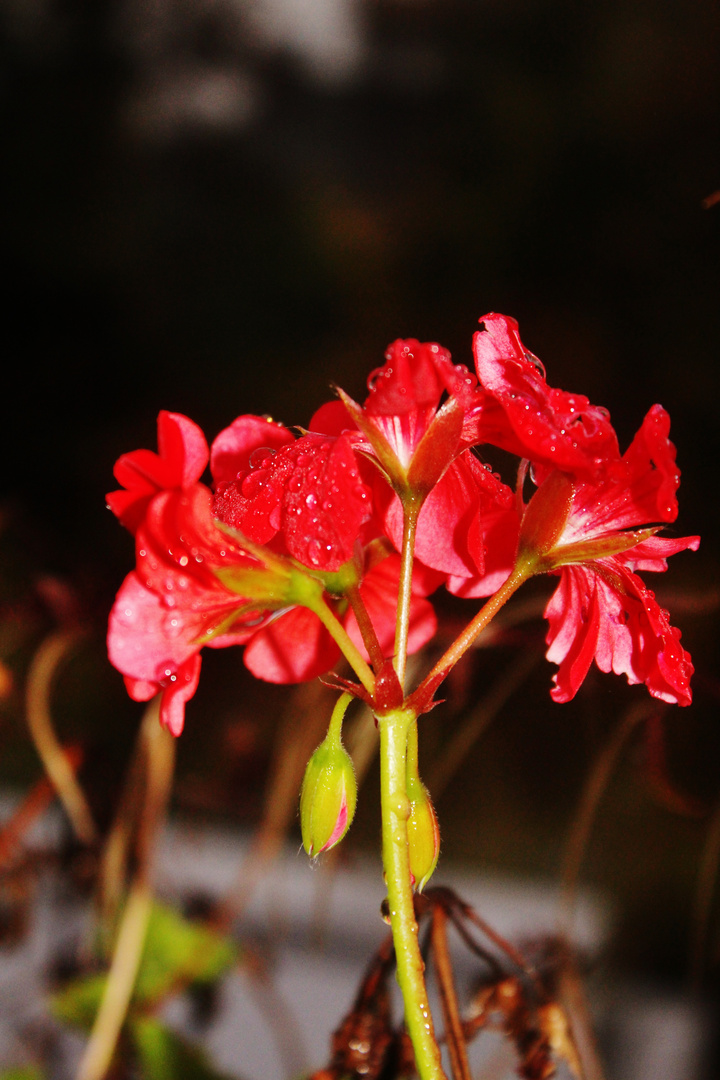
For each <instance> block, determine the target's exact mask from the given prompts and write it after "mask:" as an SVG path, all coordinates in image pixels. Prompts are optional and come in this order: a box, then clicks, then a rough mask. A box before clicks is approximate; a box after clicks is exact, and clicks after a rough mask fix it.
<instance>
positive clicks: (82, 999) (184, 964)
mask: <svg viewBox="0 0 720 1080" xmlns="http://www.w3.org/2000/svg"><path fill="white" fill-rule="evenodd" d="M239 955H240V950H239V948H238V946H237V944H236V943H235V942H234V941H233V940H232V939H231V938H229V937H225V936H223V935H221V934H218V933H217V932H216V931H215V930H212V929H210V928H209V927H207V926H204V925H202V924H201V923H194V922H190V921H189V920H188V919H185V918H183V916H182V915H179V914H178V913H177V912H176V911H173V909H172V908H169V907H166V906H165V905H163V904H158V903H155V904H153V909H152V913H151V915H150V922H149V925H148V932H147V938H146V941H145V949H144V952H143V957H142V960H141V963H140V971H139V972H138V978H137V982H136V984H135V989H134V991H133V997H132V1005H131V1010H132V1011H133V1012H137V1011H138V1010H140V1011H141V1010H142V1009H143V1008H147V1007H152V1006H153V1005H155V1004H157V1003H158V1002H159V1001H160V1000H161V999H162V998H163V997H165V996H167V995H168V994H170V993H172V992H173V991H175V990H176V989H177V990H178V991H181V990H184V989H185V988H186V987H187V986H190V985H192V984H194V983H195V984H197V983H211V982H213V981H214V980H215V979H218V978H219V977H220V976H221V975H222V974H223V973H224V972H225V971H227V970H228V969H229V968H231V967H232V966H233V965H234V964H235V963H236V962H237V960H238V958H239ZM106 982H107V975H106V974H105V973H102V974H93V975H83V976H81V977H80V978H78V979H75V980H73V981H72V982H71V983H69V984H68V985H67V986H66V987H64V988H63V989H62V990H61V991H60V992H59V993H57V994H55V995H54V997H53V998H52V1010H53V1013H54V1015H55V1016H56V1017H57V1018H58V1019H59V1020H62V1021H64V1022H65V1023H69V1024H75V1025H77V1026H79V1027H83V1028H88V1029H89V1028H90V1027H92V1024H93V1022H94V1020H95V1016H96V1014H97V1010H98V1008H99V1006H100V1001H101V1000H102V996H103V993H104V991H105V985H106Z"/></svg>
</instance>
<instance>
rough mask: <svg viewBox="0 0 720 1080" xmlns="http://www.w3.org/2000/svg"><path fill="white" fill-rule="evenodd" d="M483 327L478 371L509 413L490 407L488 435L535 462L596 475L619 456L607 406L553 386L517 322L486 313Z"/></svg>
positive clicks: (484, 417) (477, 344) (476, 344)
mask: <svg viewBox="0 0 720 1080" xmlns="http://www.w3.org/2000/svg"><path fill="white" fill-rule="evenodd" d="M480 322H481V324H482V326H483V330H482V331H480V332H478V333H476V334H475V336H474V338H473V351H474V353H475V363H476V367H477V373H478V377H479V379H480V382H481V384H482V386H483V387H484V388H485V390H487V391H489V393H490V394H491V395H492V396H493V397H494V398H495V399H496V401H497V403H498V404H499V405H500V406H501V407H502V410H503V413H504V417H503V416H500V415H498V413H497V410H496V409H492V408H488V409H487V413H486V414H485V413H481V415H480V431H482V426H483V421H486V427H485V432H484V437H485V441H487V442H491V443H494V444H495V445H496V446H499V447H501V448H502V449H504V450H509V451H510V452H511V453H513V454H518V455H519V456H520V457H526V458H529V459H530V460H531V461H533V462H535V463H536V465H545V466H550V467H554V468H558V469H562V470H563V471H565V472H568V473H572V474H573V475H575V476H578V477H585V478H591V477H594V476H597V474H598V471H599V470H600V469H601V468H603V467H604V466H605V464H606V462H607V460H608V459H612V460H617V459H618V458H619V456H620V453H619V449H618V445H617V437H616V435H615V432H614V430H613V428H612V425H611V423H610V419H609V417H608V414H607V412H606V410H604V409H601V408H598V407H597V406H595V405H591V404H590V402H589V401H588V399H587V398H586V397H583V396H582V395H580V394H568V393H566V392H565V391H563V390H554V389H552V388H551V387H549V386H548V385H547V383H546V381H545V375H544V372H543V370H542V365H541V364H540V362H539V361H538V360H537V358H536V357H534V356H533V355H532V353H529V352H528V351H527V350H526V349H525V347H524V346H523V344H522V342H521V340H520V335H519V334H518V325H517V323H516V322H515V320H514V319H511V318H508V317H507V316H505V315H496V314H490V315H484V316H483V317H482V319H481V320H480Z"/></svg>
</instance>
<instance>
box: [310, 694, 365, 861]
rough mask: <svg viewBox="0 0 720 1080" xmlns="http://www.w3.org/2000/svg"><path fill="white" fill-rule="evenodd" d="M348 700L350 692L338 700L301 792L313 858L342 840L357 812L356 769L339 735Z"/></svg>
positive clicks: (311, 759) (311, 760)
mask: <svg viewBox="0 0 720 1080" xmlns="http://www.w3.org/2000/svg"><path fill="white" fill-rule="evenodd" d="M349 701H350V697H349V695H348V694H343V695H342V697H341V698H340V700H339V701H338V704H337V705H336V707H335V710H334V712H333V719H332V721H331V724H330V730H329V731H328V733H327V736H326V737H325V739H324V740H323V742H321V743H320V745H319V746H318V748H317V750H316V751H315V753H314V754H313V755H312V757H311V758H310V761H309V762H308V765H307V768H306V770H305V777H304V779H303V784H302V791H301V792H300V827H301V829H302V840H303V847H304V848H305V850H306V851H307V853H308V855H310V856H311V858H312V857H314V856H316V855H319V854H320V852H321V851H329V850H330V848H331V847H334V846H335V844H337V843H339V841H340V840H342V838H343V836H344V835H345V833H346V832H347V831H348V829H349V828H350V824H351V822H352V819H353V816H354V814H355V803H356V802H357V781H356V780H355V770H354V769H353V763H352V761H351V759H350V755H349V754H348V752H347V750H346V749H345V747H344V746H343V744H342V741H341V739H340V724H341V723H342V715H343V713H344V712H345V709H346V708H347V704H348V702H349ZM339 710H341V711H340V712H339ZM338 712H339V719H338V716H337V714H338Z"/></svg>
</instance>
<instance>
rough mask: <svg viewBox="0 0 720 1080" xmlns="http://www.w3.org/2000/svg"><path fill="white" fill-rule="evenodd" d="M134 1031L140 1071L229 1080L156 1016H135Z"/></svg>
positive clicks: (182, 1079)
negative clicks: (137, 1017)
mask: <svg viewBox="0 0 720 1080" xmlns="http://www.w3.org/2000/svg"><path fill="white" fill-rule="evenodd" d="M131 1032H132V1037H133V1042H134V1044H135V1049H136V1051H137V1057H138V1064H139V1065H140V1074H141V1076H143V1077H146V1078H148V1080H149V1078H152V1080H229V1077H228V1075H227V1073H221V1072H218V1071H217V1069H215V1068H214V1067H213V1066H212V1065H211V1064H210V1063H209V1062H208V1060H207V1058H206V1055H205V1054H204V1053H203V1052H202V1051H201V1050H198V1049H197V1048H196V1047H193V1046H190V1045H188V1043H186V1042H185V1041H184V1040H183V1039H182V1038H180V1036H179V1035H177V1034H176V1033H175V1032H174V1031H171V1030H170V1028H168V1027H166V1026H165V1024H163V1023H161V1022H160V1021H159V1020H156V1019H155V1018H154V1017H147V1016H144V1017H142V1018H140V1019H138V1020H133V1021H132V1024H131Z"/></svg>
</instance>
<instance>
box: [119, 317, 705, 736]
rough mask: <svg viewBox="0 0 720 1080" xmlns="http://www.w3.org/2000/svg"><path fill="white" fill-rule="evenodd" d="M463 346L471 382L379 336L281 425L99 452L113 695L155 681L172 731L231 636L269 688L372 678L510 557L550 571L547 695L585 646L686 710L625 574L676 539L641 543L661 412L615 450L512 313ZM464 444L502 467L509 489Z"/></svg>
mask: <svg viewBox="0 0 720 1080" xmlns="http://www.w3.org/2000/svg"><path fill="white" fill-rule="evenodd" d="M474 355H475V365H476V374H473V373H472V372H470V371H469V370H468V369H467V368H465V367H463V366H462V365H456V364H453V362H452V360H451V358H450V356H449V354H448V353H447V352H446V350H444V349H443V348H441V347H440V346H439V345H436V344H425V343H420V342H418V341H414V340H406V341H396V342H395V343H394V344H393V345H391V346H390V348H389V349H388V352H387V353H386V357H385V363H384V365H383V366H382V367H380V368H378V369H377V370H376V371H375V372H373V374H372V375H371V376H370V378H369V380H368V387H369V394H368V397H367V399H366V401H365V402H364V403H363V404H362V405H360V404H358V403H357V402H355V401H353V400H352V399H351V398H349V397H348V396H347V395H346V394H345V393H344V392H343V391H338V394H339V399H338V400H334V401H331V402H328V403H327V404H325V405H323V406H322V407H321V408H320V409H319V410H318V412H316V414H315V415H314V416H313V417H312V419H311V420H310V423H309V425H308V428H307V429H306V430H305V429H301V430H299V432H298V433H297V434H296V433H295V432H293V431H291V430H289V429H288V428H286V427H284V426H282V425H281V424H279V423H276V422H275V421H273V420H271V419H269V418H266V417H258V416H250V415H245V416H240V417H238V419H236V420H235V421H234V422H233V423H232V424H231V425H230V427H228V428H226V429H225V430H224V431H223V432H221V433H220V435H218V437H217V438H216V439H215V441H214V443H213V444H212V446H211V447H210V448H208V445H207V443H206V441H205V438H204V436H203V434H202V432H201V431H200V429H199V428H198V427H197V426H196V425H195V424H194V423H193V422H192V421H191V420H189V419H188V418H187V417H185V416H181V415H179V414H175V413H168V412H163V413H161V414H160V417H159V419H158V453H154V452H152V451H149V450H137V451H134V452H133V453H130V454H126V455H124V456H123V457H121V458H120V459H119V461H118V462H117V464H116V466H115V477H116V479H117V481H118V482H119V483H120V484H121V485H122V488H121V490H118V491H114V492H112V493H111V494H110V495H109V496H108V503H109V505H110V508H111V509H112V510H113V512H114V513H115V514H116V516H117V517H118V518H119V520H120V521H121V522H122V524H124V525H125V526H126V527H127V528H128V529H129V530H130V531H131V532H132V533H133V534H134V535H135V540H136V556H137V558H136V567H135V569H134V570H133V572H132V573H130V574H129V575H128V577H127V578H126V579H125V582H124V583H123V585H122V587H121V589H120V591H119V593H118V596H117V600H116V602H115V605H114V607H113V610H112V613H111V616H110V627H109V635H108V648H109V655H110V659H111V661H112V663H113V664H114V665H115V666H116V667H117V668H118V669H119V671H121V672H122V674H123V675H124V676H125V681H126V685H127V688H128V692H129V693H130V695H131V697H133V698H134V699H135V700H140V701H142V700H147V699H149V698H150V697H151V696H154V695H155V694H156V693H158V692H162V703H161V718H162V720H163V723H165V724H166V726H168V727H169V728H170V730H171V731H173V732H174V733H175V734H178V733H179V732H180V731H181V730H182V726H183V717H184V707H185V703H186V702H187V701H188V699H189V698H190V697H191V696H192V694H193V693H194V691H195V688H196V686H197V682H198V678H199V674H200V660H201V651H202V649H203V647H204V646H206V645H207V646H209V647H212V648H222V647H224V646H227V645H234V644H237V645H242V646H244V661H245V664H246V665H247V667H248V668H249V669H250V671H252V672H253V673H254V674H255V675H256V676H258V677H259V678H262V679H266V680H269V681H271V682H277V683H292V682H299V681H303V680H306V679H310V678H313V677H314V676H316V675H321V674H323V673H326V672H328V671H330V669H331V668H333V667H334V666H335V665H336V663H337V662H338V660H339V659H340V657H341V654H344V655H345V656H346V657H347V658H348V659H349V660H350V662H351V663H353V655H356V656H357V657H359V658H360V659H359V660H358V663H359V664H362V663H365V664H369V665H372V668H373V669H374V676H375V678H376V679H377V680H378V683H379V682H380V680H381V678H382V676H383V670H384V664H385V665H386V663H387V661H388V660H389V659H391V658H392V657H393V655H394V653H395V652H396V650H397V649H398V634H400V635H401V636H402V639H403V641H402V648H403V651H406V652H413V651H416V650H418V649H420V648H421V647H422V646H423V645H425V644H426V643H427V642H428V641H430V639H431V638H432V637H433V635H434V633H435V630H436V618H435V613H434V610H433V607H432V604H431V601H430V600H429V596H430V595H431V594H432V593H433V592H434V591H435V590H436V589H438V588H439V587H441V586H444V587H445V588H447V589H448V590H449V591H450V592H452V593H454V594H455V595H457V596H461V597H470V598H472V597H485V596H491V595H492V594H493V593H495V592H496V590H498V589H499V588H500V587H501V586H502V585H503V583H504V582H505V581H506V580H507V579H508V578H509V576H510V575H511V574H512V573H518V572H519V571H520V572H521V573H522V575H523V576H524V577H528V576H530V575H531V574H535V573H551V574H555V575H558V576H559V581H558V585H557V588H556V590H555V592H554V594H553V596H552V598H551V599H550V602H549V603H548V605H547V608H546V612H545V614H546V617H547V619H548V623H549V630H548V636H547V643H548V646H549V648H548V654H547V655H548V659H549V660H551V661H553V662H554V663H555V664H557V665H558V672H557V674H556V676H555V686H554V689H553V691H552V694H553V697H554V698H555V699H556V700H558V701H567V700H569V699H570V698H572V697H573V696H574V694H575V693H576V692H577V690H578V687H579V686H580V684H581V683H582V681H583V679H584V677H585V675H586V673H587V671H588V669H589V667H590V664H591V663H592V661H593V659H594V660H595V662H596V664H597V666H598V667H599V668H600V669H601V670H603V671H610V670H613V671H615V672H617V673H624V674H625V675H626V676H627V679H628V681H629V682H631V683H637V682H642V683H645V684H646V685H647V687H648V689H649V691H650V693H651V694H653V695H654V696H656V697H658V698H661V699H662V700H665V701H673V702H677V703H679V704H681V705H686V704H688V703H689V702H690V688H689V679H690V675H691V673H692V667H691V664H690V657H689V655H688V654H687V653H686V652H685V651H684V650H683V648H682V646H681V645H680V642H679V638H680V634H679V632H678V631H677V630H676V629H675V628H673V627H672V626H671V625H670V622H669V617H668V614H667V612H665V611H663V610H662V609H661V608H660V606H659V605H658V603H657V602H656V600H655V599H654V596H653V594H652V592H651V591H650V590H649V589H648V588H647V587H646V586H645V584H644V583H643V581H642V580H641V579H640V578H639V577H638V575H637V571H646V570H653V571H661V570H665V569H666V566H667V563H666V560H667V557H668V556H669V555H671V554H674V553H675V552H678V551H681V550H683V549H685V548H693V549H695V548H696V547H697V544H698V538H697V537H685V538H683V539H663V538H660V537H658V536H656V535H655V534H656V533H657V531H658V529H659V528H661V527H662V525H664V524H667V523H670V522H672V521H674V520H675V518H676V516H677V500H676V490H677V486H678V482H679V473H678V471H677V468H676V465H675V451H674V447H673V445H672V443H671V442H670V441H669V439H668V430H669V420H668V416H667V414H666V413H665V411H664V410H663V409H662V408H661V407H660V406H658V405H656V406H654V407H653V408H652V409H651V410H650V412H649V413H648V415H647V416H646V418H645V420H644V422H643V424H642V427H641V429H640V431H639V432H638V434H637V435H636V437H635V439H634V440H633V442H632V444H631V446H630V447H629V449H628V450H627V451H626V452H625V453H624V454H621V453H620V450H619V447H618V442H617V438H616V435H615V432H614V430H613V428H612V425H611V423H610V419H609V416H608V414H607V412H606V410H604V409H602V408H599V407H597V406H594V405H591V404H590V402H589V401H588V400H587V399H586V398H584V397H582V396H581V395H578V394H571V393H567V392H565V391H562V390H556V389H552V388H551V387H550V386H548V384H547V382H546V379H545V373H544V371H543V368H542V365H541V364H540V362H539V361H538V360H537V359H536V358H535V357H534V356H533V355H532V354H531V353H529V352H528V351H527V350H526V349H525V348H524V346H523V345H522V342H521V341H520V337H519V335H518V330H517V324H516V323H515V322H514V320H513V319H510V318H507V317H505V316H501V315H495V314H492V315H486V316H485V317H484V318H483V319H482V320H481V329H480V330H479V332H478V333H477V334H476V335H475V338H474ZM484 444H490V445H493V446H496V447H500V448H502V449H503V450H506V451H509V452H511V453H513V454H516V455H518V457H519V458H520V459H521V461H520V467H519V471H518V481H517V483H516V485H515V488H514V489H513V488H511V487H508V486H507V485H506V484H505V483H503V482H502V480H501V479H500V478H499V477H498V476H497V475H496V474H494V473H493V472H492V470H491V469H490V468H489V466H487V465H486V464H484V463H483V461H482V447H483V445H484ZM208 464H209V468H210V475H211V482H210V485H209V486H208V485H206V484H205V483H203V481H202V479H201V478H202V476H203V474H204V472H205V469H206V467H207V466H208ZM530 484H534V485H535V487H536V490H534V491H533V493H532V495H531V497H530V498H529V500H528V502H527V505H526V504H525V501H524V494H525V489H526V487H527V486H528V485H530ZM399 591H400V592H401V593H402V592H403V591H404V592H405V594H406V595H405V600H404V611H405V613H406V618H405V621H404V627H403V628H400V626H399V624H400V622H401V621H402V620H399V619H398V615H397V612H398V604H399V600H398V593H399ZM353 650H355V652H354V653H353ZM354 666H356V665H354ZM367 670H368V671H369V670H370V668H369V667H368V669H367ZM356 671H357V666H356ZM365 689H366V690H367V691H368V693H370V690H371V689H372V686H370V687H368V685H367V680H366V683H365ZM400 700H402V695H401V696H400ZM376 702H377V699H376Z"/></svg>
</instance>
